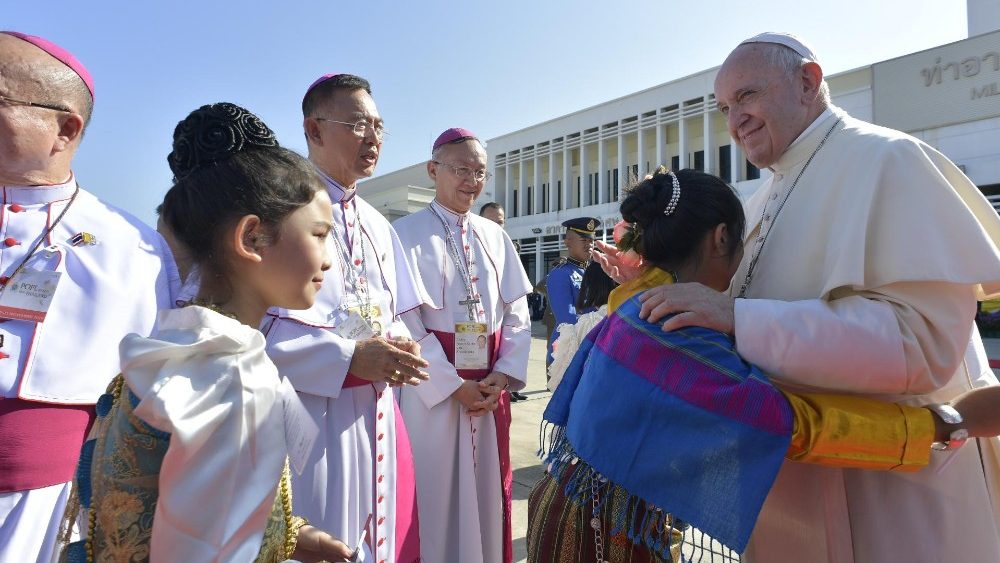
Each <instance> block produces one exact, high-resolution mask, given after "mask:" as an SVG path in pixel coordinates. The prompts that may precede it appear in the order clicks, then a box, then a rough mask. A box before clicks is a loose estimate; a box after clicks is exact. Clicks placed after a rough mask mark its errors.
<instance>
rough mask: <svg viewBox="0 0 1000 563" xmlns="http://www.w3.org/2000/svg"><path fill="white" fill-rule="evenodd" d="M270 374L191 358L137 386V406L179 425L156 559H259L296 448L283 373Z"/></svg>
mask: <svg viewBox="0 0 1000 563" xmlns="http://www.w3.org/2000/svg"><path fill="white" fill-rule="evenodd" d="M230 359H232V357H230ZM260 375H261V374H260V373H259V372H255V370H254V367H253V366H247V365H245V363H244V362H241V361H239V360H238V359H237V360H236V361H229V362H228V365H220V363H219V362H210V361H205V362H191V361H188V360H184V359H182V360H180V361H172V362H168V363H167V364H166V365H165V366H164V368H163V369H161V370H160V371H159V375H158V376H157V377H156V378H155V380H152V384H149V385H137V386H135V387H136V388H139V389H140V391H138V392H137V395H139V399H140V402H139V404H138V405H137V406H136V409H135V414H136V415H137V416H139V417H140V418H142V419H143V420H145V421H146V422H148V423H149V424H150V425H151V426H153V427H154V428H157V429H159V430H161V431H164V432H168V433H170V445H169V447H168V449H167V453H166V455H165V456H164V458H163V465H162V467H161V470H160V477H159V499H158V501H157V504H156V512H155V514H154V518H153V532H152V540H151V543H150V560H151V561H187V562H199V561H205V562H216V561H253V560H254V558H256V557H257V553H258V551H259V550H260V545H261V540H262V538H263V533H264V527H265V526H266V523H267V519H268V516H269V515H270V513H271V508H272V505H273V503H274V496H275V490H276V488H277V484H278V480H279V478H280V476H281V471H282V467H283V466H284V463H285V455H286V451H287V448H286V446H285V441H284V433H283V428H284V426H283V422H282V414H283V409H282V406H281V402H280V400H279V399H278V397H277V378H276V377H275V375H274V372H273V370H272V371H267V372H265V375H267V376H268V377H266V378H264V377H260ZM128 377H129V374H128V373H126V378H128ZM130 387H131V385H130ZM141 389H145V392H143V391H142V390H141ZM140 394H141V395H140Z"/></svg>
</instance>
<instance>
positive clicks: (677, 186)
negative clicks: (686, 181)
mask: <svg viewBox="0 0 1000 563" xmlns="http://www.w3.org/2000/svg"><path fill="white" fill-rule="evenodd" d="M667 174H669V175H670V181H671V183H672V184H673V188H674V189H673V191H671V192H670V201H668V202H667V207H666V208H665V209H664V210H663V214H664V215H666V216H668V217H669V216H670V214H671V213H673V212H674V210H675V209H677V202H678V201H680V200H681V182H680V180H678V179H677V174H674V172H673V171H672V170H667Z"/></svg>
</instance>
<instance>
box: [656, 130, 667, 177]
mask: <svg viewBox="0 0 1000 563" xmlns="http://www.w3.org/2000/svg"><path fill="white" fill-rule="evenodd" d="M665 127H666V125H660V124H657V125H656V162H654V163H653V169H656V168H657V167H660V166H669V165H670V163H669V162H667V155H666V149H667V147H666V142H665V137H666V130H665V129H664V128H665Z"/></svg>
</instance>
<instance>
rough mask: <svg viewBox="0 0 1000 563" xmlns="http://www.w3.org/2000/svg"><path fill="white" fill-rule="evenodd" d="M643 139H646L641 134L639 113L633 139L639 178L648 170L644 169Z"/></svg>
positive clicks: (644, 151)
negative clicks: (637, 125)
mask: <svg viewBox="0 0 1000 563" xmlns="http://www.w3.org/2000/svg"><path fill="white" fill-rule="evenodd" d="M645 140H646V139H645V136H644V135H643V134H642V116H641V115H640V116H639V128H638V129H636V132H635V141H636V149H635V154H636V156H635V163H636V164H638V165H639V167H638V170H639V174H638V175H639V178H640V179H641V178H642V177H643V176H645V175H646V172H648V170H647V169H646V143H645Z"/></svg>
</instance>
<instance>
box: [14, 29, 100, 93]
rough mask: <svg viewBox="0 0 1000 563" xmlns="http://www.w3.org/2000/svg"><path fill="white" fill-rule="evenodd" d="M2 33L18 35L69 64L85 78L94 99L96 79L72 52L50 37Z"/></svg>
mask: <svg viewBox="0 0 1000 563" xmlns="http://www.w3.org/2000/svg"><path fill="white" fill-rule="evenodd" d="M0 33H2V34H4V35H10V36H11V37H17V38H18V39H20V40H22V41H27V42H28V43H31V44H32V45H34V46H35V47H38V48H39V49H41V50H43V51H45V52H46V53H48V54H49V55H50V56H52V57H53V58H55V59H56V60H58V61H59V62H61V63H62V64H64V65H66V66H68V67H69V69H70V70H72V71H73V72H75V73H76V75H77V76H79V77H80V79H81V80H83V83H84V84H86V85H87V90H89V91H90V97H91V99H93V97H94V79H93V78H92V77H91V76H90V72H89V71H88V70H87V67H85V66H83V63H81V62H80V61H79V60H78V59H77V58H76V57H74V56H73V54H72V53H70V52H69V51H67V50H66V49H63V48H62V47H60V46H59V45H56V44H55V43H53V42H51V41H49V40H48V39H45V38H42V37H38V36H36V35H28V34H26V33H21V32H18V31H0Z"/></svg>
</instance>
